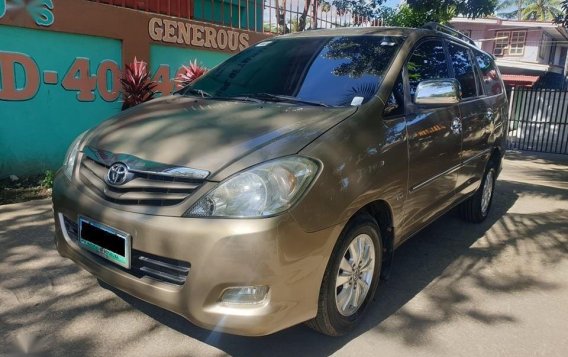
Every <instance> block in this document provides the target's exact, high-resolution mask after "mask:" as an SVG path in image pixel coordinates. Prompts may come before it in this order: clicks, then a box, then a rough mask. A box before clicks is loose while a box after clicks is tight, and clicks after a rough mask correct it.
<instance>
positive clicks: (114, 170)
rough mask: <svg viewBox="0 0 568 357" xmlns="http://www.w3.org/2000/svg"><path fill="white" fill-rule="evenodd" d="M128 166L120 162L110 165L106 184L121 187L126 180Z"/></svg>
mask: <svg viewBox="0 0 568 357" xmlns="http://www.w3.org/2000/svg"><path fill="white" fill-rule="evenodd" d="M128 174H129V172H128V166H126V165H125V164H123V163H121V162H117V163H116V164H112V166H111V167H110V169H108V173H107V176H106V181H107V183H109V184H111V185H122V184H123V183H125V182H126V180H127V179H128V176H129V175H128Z"/></svg>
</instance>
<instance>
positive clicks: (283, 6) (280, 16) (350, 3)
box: [276, 0, 385, 33]
mask: <svg viewBox="0 0 568 357" xmlns="http://www.w3.org/2000/svg"><path fill="white" fill-rule="evenodd" d="M298 1H301V0H298ZM384 2H385V0H303V3H304V6H303V8H302V10H301V11H300V13H299V14H298V15H299V16H297V18H296V19H294V18H293V17H295V16H291V17H290V19H289V21H287V19H286V17H287V16H288V15H286V12H287V11H288V10H290V9H288V6H290V4H291V0H276V23H277V26H278V28H279V29H280V31H281V32H283V33H289V32H290V31H304V30H305V29H307V28H308V25H311V27H312V28H316V27H317V21H309V19H308V16H311V17H312V19H313V18H316V17H317V10H318V9H322V10H323V11H331V10H333V11H336V12H337V14H338V15H344V14H346V13H351V14H352V15H353V17H354V18H358V19H360V18H369V19H373V18H376V17H378V15H379V14H380V13H381V10H382V9H381V5H382V4H383V3H384Z"/></svg>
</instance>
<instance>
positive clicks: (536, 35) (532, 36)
mask: <svg viewBox="0 0 568 357" xmlns="http://www.w3.org/2000/svg"><path fill="white" fill-rule="evenodd" d="M452 26H453V27H455V28H456V29H458V30H460V31H467V30H469V31H471V39H472V40H474V41H475V43H476V44H477V45H478V47H480V48H481V49H483V50H484V51H486V52H489V53H493V48H494V46H495V41H494V40H489V41H479V40H488V39H493V38H495V32H496V31H510V30H515V31H519V30H526V31H527V37H526V42H525V50H524V53H523V55H522V56H511V55H507V56H502V57H500V58H503V59H511V60H516V61H522V62H534V63H542V64H548V52H549V50H548V49H547V50H546V51H545V56H544V58H540V57H539V56H538V52H539V48H540V45H541V38H542V33H543V30H542V29H539V28H535V27H532V28H531V27H528V28H520V27H518V26H515V27H512V26H503V25H499V24H494V23H493V24H488V23H474V22H452Z"/></svg>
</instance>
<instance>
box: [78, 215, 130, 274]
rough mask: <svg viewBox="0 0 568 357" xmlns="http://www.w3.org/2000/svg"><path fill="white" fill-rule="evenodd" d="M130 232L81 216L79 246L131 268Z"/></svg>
mask: <svg viewBox="0 0 568 357" xmlns="http://www.w3.org/2000/svg"><path fill="white" fill-rule="evenodd" d="M130 244H131V237H130V234H128V233H124V232H122V231H119V230H118V229H115V228H112V227H109V226H107V225H104V224H102V223H98V222H95V221H93V220H91V219H89V218H85V217H79V246H80V247H81V248H83V249H85V250H88V251H90V252H92V253H95V254H97V255H99V256H101V257H103V258H105V259H107V260H110V261H111V262H113V263H115V264H118V265H120V266H123V267H125V268H127V269H130V246H131V245H130Z"/></svg>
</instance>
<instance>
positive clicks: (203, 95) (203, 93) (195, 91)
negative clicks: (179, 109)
mask: <svg viewBox="0 0 568 357" xmlns="http://www.w3.org/2000/svg"><path fill="white" fill-rule="evenodd" d="M180 93H181V94H182V95H187V94H193V95H197V96H200V97H201V98H210V97H211V94H209V93H207V92H206V91H204V90H201V89H195V88H191V87H186V88H185V89H184V90H181V91H180Z"/></svg>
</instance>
